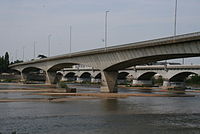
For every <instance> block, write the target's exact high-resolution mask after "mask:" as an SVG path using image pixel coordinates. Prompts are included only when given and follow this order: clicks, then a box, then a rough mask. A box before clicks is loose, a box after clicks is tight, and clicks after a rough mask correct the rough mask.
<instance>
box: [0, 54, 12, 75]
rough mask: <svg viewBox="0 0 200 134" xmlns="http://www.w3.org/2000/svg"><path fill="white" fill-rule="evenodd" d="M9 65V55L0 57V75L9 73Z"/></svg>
mask: <svg viewBox="0 0 200 134" xmlns="http://www.w3.org/2000/svg"><path fill="white" fill-rule="evenodd" d="M9 63H10V62H9V54H8V52H6V53H5V55H4V56H0V73H7V72H9V68H8V66H9Z"/></svg>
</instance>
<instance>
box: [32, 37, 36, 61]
mask: <svg viewBox="0 0 200 134" xmlns="http://www.w3.org/2000/svg"><path fill="white" fill-rule="evenodd" d="M35 45H36V41H34V42H33V59H35Z"/></svg>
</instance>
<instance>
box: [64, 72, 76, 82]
mask: <svg viewBox="0 0 200 134" xmlns="http://www.w3.org/2000/svg"><path fill="white" fill-rule="evenodd" d="M76 77H77V76H76V73H75V72H69V73H67V74H66V75H65V76H64V78H65V79H66V80H67V81H75V80H76Z"/></svg>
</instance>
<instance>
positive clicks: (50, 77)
mask: <svg viewBox="0 0 200 134" xmlns="http://www.w3.org/2000/svg"><path fill="white" fill-rule="evenodd" d="M55 78H56V72H48V71H46V82H45V83H46V84H55Z"/></svg>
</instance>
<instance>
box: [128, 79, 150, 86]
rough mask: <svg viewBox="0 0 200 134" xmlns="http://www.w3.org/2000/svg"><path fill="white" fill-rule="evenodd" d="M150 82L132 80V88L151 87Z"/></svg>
mask: <svg viewBox="0 0 200 134" xmlns="http://www.w3.org/2000/svg"><path fill="white" fill-rule="evenodd" d="M152 84H153V83H152V80H133V82H132V85H133V86H152Z"/></svg>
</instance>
